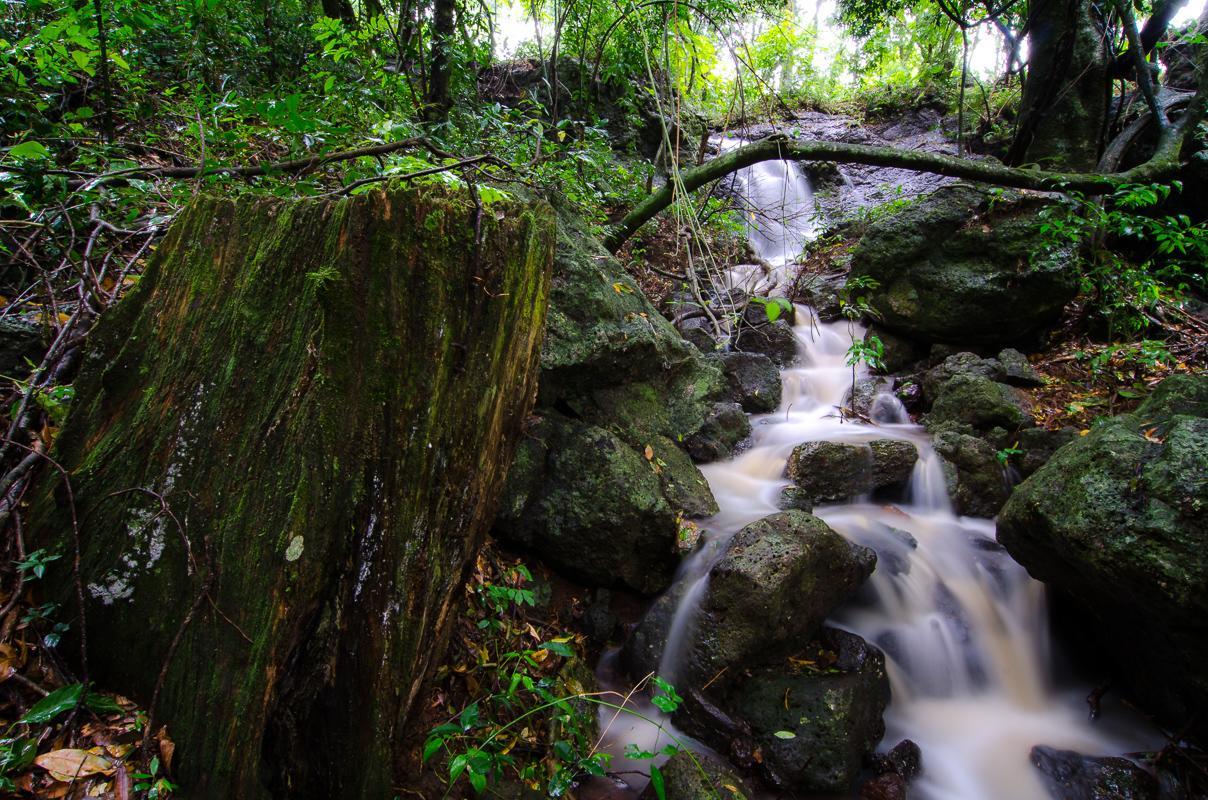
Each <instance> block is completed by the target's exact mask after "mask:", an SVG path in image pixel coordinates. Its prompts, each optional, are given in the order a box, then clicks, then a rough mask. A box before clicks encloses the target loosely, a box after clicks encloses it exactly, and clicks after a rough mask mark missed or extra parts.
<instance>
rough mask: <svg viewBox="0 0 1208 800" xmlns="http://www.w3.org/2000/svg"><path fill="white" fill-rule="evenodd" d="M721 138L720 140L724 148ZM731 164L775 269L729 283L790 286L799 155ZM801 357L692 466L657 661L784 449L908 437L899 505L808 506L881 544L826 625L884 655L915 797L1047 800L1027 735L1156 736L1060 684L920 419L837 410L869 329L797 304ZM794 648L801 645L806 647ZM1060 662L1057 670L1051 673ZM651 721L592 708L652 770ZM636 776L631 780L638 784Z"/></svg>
mask: <svg viewBox="0 0 1208 800" xmlns="http://www.w3.org/2000/svg"><path fill="white" fill-rule="evenodd" d="M726 145H727V142H723V143H722V147H723V148H724V147H725V146H726ZM744 173H745V174H740V175H739V181H741V182H742V183H741V184H740V187H739V188H740V189H743V190H744V192H745V195H746V197H747V198H748V200H749V202H750V203H751V205H752V206H754V207H756V208H758V209H761V210H762V211H763V212H764V213H765V215H766V216H765V220H766V219H775V220H777V221H776V222H775V224H772V225H769V224H767V222H766V221H765V222H764V223H763V224H762V225H761V224H760V222H759V221H758V218H756V219H755V221H753V222H752V225H751V228H752V235H751V243H752V246H753V248H754V249H755V250H756V252H757V253H758V254H759V255H760V256H761V257H762V258H763V260H764V261H765V262H767V263H768V264H769V265H770V266H771V268H772V269H771V272H770V273H769V272H766V271H762V272H761V271H752V270H750V269H747V270H742V271H738V272H736V273H733V274H731V275H730V280H731V281H732V284H733V285H736V286H742V287H743V288H754V289H757V290H762V291H764V292H767V291H769V290H772V291H775V290H776V289H777V288H779V287H782V286H783V285H784V283H785V282H786V280H789V279H791V276H789V275H788V274H787V272H786V271H787V269H788V267H787V265H788V264H790V263H791V262H792V260H793V259H794V258H795V257H796V255H797V254H798V252H799V251H800V249H801V246H802V244H803V243H804V242H805V241H807V239H808V237H809V236H810V235H812V233H813V228H812V226H813V224H814V222H813V220H812V218H811V217H810V216H809V215H808V214H805V213H802V212H803V210H804V209H805V207H806V206H807V205H808V203H809V201H810V191H809V185H808V181H807V180H806V178H805V176H804V175H803V174H802V173H801V172H800V171H799V170H798V169H797V167H796V166H795V165H792V164H788V163H782V162H773V163H771V164H763V165H757V166H756V167H753V168H751V170H747V171H744ZM794 331H795V334H796V340H797V348H798V358H797V359H796V361H795V362H794V364H793V365H792V366H791V367H789V368H787V369H784V370H783V371H782V374H781V377H782V382H783V395H782V401H781V405H780V408H779V409H777V410H776V411H775V412H773V413H770V414H766V415H757V416H753V417H752V418H751V423H752V426H753V433H752V436H751V442H750V446H749V447H748V448H747V449H745V450H744V451H742V452H741V453H739V454H738V455H737V456H735V457H734V458H732V459H730V460H728V461H723V462H717V463H713V464H708V465H704V466H702V468H701V471H702V472H703V474H704V475H705V476H706V478H707V479H708V482H709V486H710V488H711V489H712V491H713V494H714V496H715V497H716V499H717V503H718V506H719V508H720V511H719V513H718V514H717V515H716V516H714V517H712V518H710V519H708V520H705V521H704V522H703V523H702V529H703V530H704V533H703V536H702V539H701V543H700V544H699V546H698V547H697V549H696V550H695V551H694V552H693V553H692V555H690V556H689V557H688V558H687V559H686V560H685V561H684V562H683V564H682V565H681V568H680V571H679V574H678V577H677V582H676V587H673V589H672V590H670V591H672V592H674V593H676V594H677V595H678V596H679V601H678V606H677V608H676V612H675V615H674V617H673V623H672V626H671V631H670V633H669V635H668V638H667V642H666V645H665V648H664V651H663V654H662V659H661V662H660V666H659V672H660V674H661V675H662V676H663V677H664V678H666V679H668V680H669V681H670V682H671V683H672V684H674V683H675V681H676V677H677V673H678V671H679V669H680V665H681V663H682V659H683V658H684V654H685V652H686V650H687V649H688V648H689V646H690V645H691V642H692V638H693V636H694V635H695V627H694V626H695V624H696V614H695V610H696V605H697V604H698V603H699V601H700V598H701V597H702V596H703V594H704V591H705V589H706V586H707V581H708V579H709V578H708V575H709V570H710V568H711V567H712V566H713V564H714V563H715V562H716V561H717V559H718V558H719V557H720V556H721V554H722V553H723V552H724V551H725V548H726V545H727V543H728V542H729V540H730V538H731V537H732V536H733V535H734V534H735V533H737V532H738V531H739V530H741V529H742V528H743V527H744V526H746V525H748V524H750V523H752V522H754V521H756V520H759V519H761V518H764V517H767V516H769V515H771V514H775V513H777V512H778V511H780V507H779V505H778V501H779V498H780V495H781V492H782V490H783V489H784V488H786V487H788V486H790V485H791V483H790V481H789V479H788V478H787V477H786V463H787V461H788V459H789V456H790V454H791V452H792V450H793V448H794V447H796V446H797V445H799V444H801V443H803V442H808V441H832V442H845V443H863V442H868V441H871V440H873V439H899V440H904V441H907V442H910V443H912V444H913V445H914V446H915V447H916V448H917V450H918V456H919V457H918V461H917V463H916V465H915V467H914V472H913V474H912V476H911V478H910V480H909V483H908V488H907V491H906V492H905V494H904V495H902V496H901V497H898V498H896V499H895V500H893V501H890V500H887V499H884V498H878V500H877V501H874V500H873V499H871V498H869V497H862V498H857V499H855V500H854V501H852V502H847V503H839V504H831V505H823V506H820V507H818V508H816V509H815V511H814V513H815V515H816V516H818V517H820V518H821V519H822V520H824V521H825V522H826V523H827V524H828V525H830V526H831V527H832V528H833V529H834V530H835V531H837V532H838V533H840V534H841V535H842V536H844V537H845V538H847V539H848V540H849V541H851V542H854V543H857V544H860V545H864V546H866V547H869V548H871V549H873V550H875V551H876V553H877V556H878V566H877V569H876V571H875V572H874V573H873V575H872V577H871V578H870V579H869V581H868V583H867V584H866V585H865V586H864V587H863V589H862V590H861V592H860V593H859V594H858V595H857V597H856V598H855V599H854V600H853V601H851V602H849V603H848V604H847V605H845V606H844V607H843V608H841V609H840V611H839V612H838V613H837V614H836V615H835V616H834V618H833V619H832V620H831V621H830V623H831V624H832V625H834V626H836V627H839V628H843V629H846V630H848V631H851V632H853V633H856V634H858V635H859V636H861V637H863V638H864V639H866V640H867V641H868V642H869V643H871V644H873V645H876V646H877V647H879V648H880V649H881V650H883V651H884V653H885V655H886V667H887V671H888V674H889V679H890V684H891V687H892V699H891V701H890V705H889V707H888V709H887V711H886V714H885V724H886V734H885V736H884V738H883V740H882V744H881V748H882V749H888V748H889V747H891V746H893V745H894V744H895V743H897V742H899V741H900V740H902V739H910V740H912V741H914V742H915V743H917V744H918V745H919V747H920V748H921V752H922V762H923V772H922V774H921V775H920V777H919V778H918V779H917V780H915V781H914V782H913V783H912V784H911V788H910V796H911V797H912V798H919V799H920V800H1045V799H1046V798H1048V797H1050V795H1049V793H1048V791H1047V789H1046V788H1045V785H1044V783H1043V781H1042V776H1041V773H1040V772H1039V771H1038V770H1037V769H1035V768H1034V767H1033V766H1032V765H1031V763H1030V761H1029V753H1030V751H1031V749H1032V748H1033V747H1034V746H1036V745H1048V746H1050V747H1055V748H1059V749H1067V750H1074V751H1077V752H1080V753H1085V754H1088V755H1096V756H1101V755H1123V754H1127V753H1130V752H1136V751H1141V750H1147V749H1152V748H1153V747H1154V746H1155V745H1157V744H1160V739H1157V738H1155V737H1156V733H1155V732H1153V731H1152V730H1151V729H1149V728H1148V727H1147V726H1146V725H1145V724H1144V723H1143V722H1142V721H1141V720H1139V719H1135V718H1133V716H1132V715H1130V714H1128V713H1127V712H1125V711H1124V710H1122V709H1120V710H1116V709H1114V708H1113V709H1112V713H1108V714H1105V715H1104V718H1103V719H1101V720H1099V721H1091V720H1090V719H1089V714H1088V707H1087V704H1086V696H1087V694H1088V692H1089V691H1090V688H1091V687H1090V686H1089V685H1080V684H1079V683H1078V682H1077V681H1072V682H1067V681H1065V680H1064V675H1065V671H1064V670H1062V669H1060V668H1059V665H1060V664H1061V660H1060V658H1059V656H1058V655H1057V654H1055V653H1054V647H1053V646H1052V642H1051V638H1050V631H1049V628H1048V624H1047V620H1048V609H1047V604H1046V597H1045V591H1044V587H1043V586H1042V585H1041V584H1040V583H1038V582H1036V581H1034V580H1032V579H1031V578H1030V577H1029V576H1028V574H1027V573H1026V571H1025V570H1024V569H1023V568H1022V567H1021V566H1019V565H1018V564H1016V563H1015V562H1014V561H1013V560H1012V559H1011V558H1010V556H1009V555H1008V554H1007V553H1006V552H1005V550H1003V549H1002V548H1001V546H1000V545H999V544H998V543H997V541H996V540H995V531H994V522H993V520H988V519H977V518H971V517H961V516H957V515H956V514H954V512H953V510H952V505H951V502H950V499H949V497H948V492H947V489H946V486H945V482H944V476H943V470H942V465H941V462H940V459H939V457H938V455H936V454H935V453H934V452H933V450H932V448H931V444H930V439H929V437H928V435H927V433H926V432H925V431H924V429H923V428H922V427H921V426H919V425H916V424H913V423H911V422H910V421H909V418H908V416H907V415H906V413H905V411H904V410H903V409H902V408H901V406H900V404H899V403H898V401H897V400H896V398H894V397H893V396H892V395H891V394H888V393H886V394H882V395H881V396H879V397H878V398H877V400H876V402H874V404H873V413H872V424H868V423H865V422H861V421H857V420H852V419H850V418H844V417H843V416H842V415H841V413H840V407H841V406H842V405H843V404H844V400H845V398H846V395H847V393H848V392H849V391H850V390H851V388H852V386H853V384H854V382H855V381H857V380H859V379H861V378H862V377H866V370H865V367H864V366H863V365H857V367H855V368H854V370H853V368H852V367H851V366H849V365H848V364H847V356H848V349H849V347H850V346H851V344H852V342H853V340H854V339H857V338H861V337H863V335H864V330H863V328H862V327H861V326H859V325H857V324H855V323H850V322H845V321H840V322H831V323H826V322H821V321H820V320H819V319H818V318H817V316H816V315H815V314H814V312H813V311H812V310H811V309H809V308H806V307H803V306H798V307H797V308H796V309H795V325H794ZM803 644H804V643H803ZM1059 675H1061V676H1062V679H1059V677H1058V676H1059ZM600 677H601V680H602V683H603V684H604V685H605V686H606V687H608V688H615V689H619V690H623V689H625V688H627V684H626V683H625V681H624V679H623V678H622V677H620V675H619V670H618V668H617V665H616V657H615V654H614V655H612V656H607V657H605V658H604V659H603V661H602V662H601V665H600ZM642 710H643V713H646V714H648V715H649V716H650V717H651V718H652V719H654V720H656V721H657V722H658V723H659V724H661V725H663V726H665V729H663V730H660V728H659V727H658V725H656V724H652V723H646V722H642V721H640V720H635V719H633V718H631V717H627V716H626V717H622V718H617V719H614V718H613V715H612V714H606V715H604V716H603V717H602V723H603V725H604V726H605V727H606V728H607V731H608V733H607V736H606V741H607V742H608V743H609V745H610V750H611V751H612V752H613V754H614V759H615V760H614V764H613V768H614V769H615V770H616V771H618V772H625V771H630V770H633V771H639V772H640V771H646V770H648V769H649V766H648V762H642V761H630V760H627V759H626V758H625V756H624V750H625V747H626V746H627V745H630V744H633V745H637V746H638V747H640V748H643V749H646V750H651V751H655V750H657V749H658V748H660V747H662V746H664V745H666V744H667V743H668V742H669V741H670V737H671V736H673V735H677V734H676V733H675V728H674V726H673V725H672V724H671V723H670V721H669V720H668V719H666V718H665V717H664V716H662V715H660V714H659V712H658V711H657V709H654V708H652V707H649V706H643V708H642ZM631 782H632V781H631Z"/></svg>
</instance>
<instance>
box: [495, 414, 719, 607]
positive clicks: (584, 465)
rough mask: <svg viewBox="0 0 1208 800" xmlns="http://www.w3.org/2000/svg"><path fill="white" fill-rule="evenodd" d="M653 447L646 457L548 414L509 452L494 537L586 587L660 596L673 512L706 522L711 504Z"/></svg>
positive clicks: (670, 571) (676, 519)
mask: <svg viewBox="0 0 1208 800" xmlns="http://www.w3.org/2000/svg"><path fill="white" fill-rule="evenodd" d="M653 442H654V443H653V444H651V445H650V451H649V457H647V453H646V451H645V450H643V451H641V452H639V451H638V450H636V449H635V448H634V447H632V446H631V445H629V444H627V443H626V442H624V441H623V440H622V439H621V438H620V437H618V436H617V435H616V434H614V433H612V432H610V431H607V430H604V429H603V428H597V427H595V426H593V425H588V424H586V423H583V422H580V421H577V420H572V419H568V418H566V417H562V416H560V415H558V414H557V413H556V412H548V413H547V416H546V417H544V418H543V420H542V421H541V422H540V424H538V425H537V426H536V427H534V428H533V429H532V430H531V431H530V432H529V436H528V437H527V438H526V439H525V441H524V443H523V444H522V445H521V447H520V450H519V452H518V454H517V457H516V462H515V464H514V466H513V471H512V473H511V475H509V477H508V488H507V491H506V492H505V501H504V505H503V508H502V509H501V511H500V514H499V517H498V519H497V520H496V524H495V532H496V535H498V536H500V537H502V538H504V539H506V540H507V541H509V542H512V543H513V544H516V545H519V546H522V547H525V548H528V549H530V550H532V551H533V552H536V553H538V554H539V555H540V556H541V558H542V559H544V560H545V561H546V562H548V563H549V565H550V566H551V567H553V568H554V569H556V570H558V571H559V572H561V573H563V574H565V575H567V576H569V577H572V578H575V579H577V580H580V581H582V582H584V583H586V584H588V585H592V586H621V587H628V588H630V589H634V590H637V591H639V592H642V593H644V594H655V593H657V592H660V591H662V590H663V589H665V588H667V586H668V585H669V584H670V583H671V578H672V577H673V576H674V574H675V567H676V565H677V564H678V563H679V547H678V536H679V531H680V527H681V512H682V510H685V509H687V510H689V511H691V512H692V513H694V514H696V515H698V516H707V515H709V514H713V513H716V510H717V505H716V503H715V501H714V500H713V496H712V494H711V493H710V492H709V488H708V484H707V483H706V482H705V480H704V477H703V476H701V475H700V472H699V471H698V470H697V469H696V468H695V467H694V466H693V465H692V463H691V462H690V461H689V459H688V457H687V455H686V454H685V453H683V451H681V450H679V449H678V448H677V447H676V446H675V445H674V444H672V443H671V442H670V441H669V440H667V439H655V440H653Z"/></svg>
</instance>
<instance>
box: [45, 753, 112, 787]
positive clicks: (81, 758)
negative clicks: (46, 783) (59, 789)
mask: <svg viewBox="0 0 1208 800" xmlns="http://www.w3.org/2000/svg"><path fill="white" fill-rule="evenodd" d="M34 763H35V764H37V765H38V766H39V767H41V768H42V769H44V770H46V771H47V772H49V773H50V776H51V777H52V778H54V779H55V780H56V781H74V780H75V779H77V778H83V777H85V776H87V775H96V774H98V773H99V774H101V775H112V774H113V762H112V761H110V760H109V759H107V758H105V757H104V756H99V755H96V754H95V753H89V752H86V751H84V750H74V749H70V748H69V749H66V750H52V751H51V752H49V753H43V754H42V755H40V756H38V757H37V758H35V759H34Z"/></svg>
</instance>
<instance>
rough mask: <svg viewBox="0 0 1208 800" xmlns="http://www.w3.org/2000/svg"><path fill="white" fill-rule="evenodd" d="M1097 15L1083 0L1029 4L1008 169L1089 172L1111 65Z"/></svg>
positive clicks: (1099, 133)
mask: <svg viewBox="0 0 1208 800" xmlns="http://www.w3.org/2000/svg"><path fill="white" fill-rule="evenodd" d="M1099 13H1101V12H1099V11H1097V10H1096V7H1095V4H1094V3H1092V2H1091V0H1036V2H1035V3H1034V5H1033V7H1032V9H1031V16H1030V17H1029V28H1028V30H1029V34H1028V53H1029V59H1028V76H1027V80H1025V81H1024V86H1023V100H1022V105H1021V108H1020V116H1019V128H1018V130H1017V131H1016V135H1015V140H1014V141H1013V142H1012V143H1011V149H1010V152H1009V153H1008V154H1007V163H1008V164H1012V165H1019V164H1040V165H1041V166H1043V167H1044V168H1046V169H1073V170H1091V169H1094V168H1095V164H1096V163H1098V161H1099V152H1100V150H1101V148H1102V144H1103V142H1102V139H1103V133H1104V122H1105V120H1106V119H1107V108H1108V99H1109V94H1110V92H1109V88H1110V87H1109V79H1108V69H1109V67H1110V66H1111V61H1112V58H1111V55H1112V54H1111V53H1110V52H1109V50H1108V45H1107V43H1106V41H1105V36H1106V34H1105V32H1104V28H1105V25H1104V23H1103V20H1102V19H1100V18H1099V17H1098V16H1097V15H1098V14H1099ZM1102 13H1106V10H1104V11H1103V12H1102Z"/></svg>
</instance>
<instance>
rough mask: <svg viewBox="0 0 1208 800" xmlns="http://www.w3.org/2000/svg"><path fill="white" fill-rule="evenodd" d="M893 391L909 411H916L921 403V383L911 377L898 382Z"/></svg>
mask: <svg viewBox="0 0 1208 800" xmlns="http://www.w3.org/2000/svg"><path fill="white" fill-rule="evenodd" d="M893 393H894V396H895V397H897V398H898V400H900V401H901V403H902V407H903V408H905V409H906V410H907V411H908V412H910V413H914V412H917V411H918V410H919V409H920V408H921V407H922V405H923V385H922V384H921V383H919V382H918V381H917V380H915V379H913V378H907V379H905V380H903V381H901V382H899V383H898V385H897V388H895V389H894V391H893Z"/></svg>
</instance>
